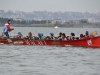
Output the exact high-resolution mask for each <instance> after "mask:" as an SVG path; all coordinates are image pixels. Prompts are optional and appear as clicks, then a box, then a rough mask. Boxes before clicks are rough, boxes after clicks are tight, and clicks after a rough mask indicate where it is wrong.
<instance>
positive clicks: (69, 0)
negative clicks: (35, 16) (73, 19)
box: [0, 0, 100, 13]
mask: <svg viewBox="0 0 100 75" xmlns="http://www.w3.org/2000/svg"><path fill="white" fill-rule="evenodd" d="M0 10H5V11H8V10H13V11H15V10H19V11H24V12H33V11H48V12H57V11H62V12H66V11H70V12H86V11H87V12H90V13H99V12H100V0H0Z"/></svg>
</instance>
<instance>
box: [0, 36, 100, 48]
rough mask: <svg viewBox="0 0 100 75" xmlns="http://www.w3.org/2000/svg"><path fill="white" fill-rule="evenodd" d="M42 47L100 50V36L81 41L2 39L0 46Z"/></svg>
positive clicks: (0, 39)
mask: <svg viewBox="0 0 100 75" xmlns="http://www.w3.org/2000/svg"><path fill="white" fill-rule="evenodd" d="M4 44H5V45H33V46H36V45H41V46H68V45H71V46H77V47H79V46H82V47H94V48H100V36H96V37H91V38H85V39H79V40H68V41H62V40H34V39H18V38H9V39H7V38H0V45H4Z"/></svg>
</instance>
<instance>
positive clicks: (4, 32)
mask: <svg viewBox="0 0 100 75" xmlns="http://www.w3.org/2000/svg"><path fill="white" fill-rule="evenodd" d="M10 23H11V20H8V21H7V22H6V23H5V26H4V28H3V31H2V35H6V37H7V38H9V34H8V32H10V31H12V30H14V29H13V28H10Z"/></svg>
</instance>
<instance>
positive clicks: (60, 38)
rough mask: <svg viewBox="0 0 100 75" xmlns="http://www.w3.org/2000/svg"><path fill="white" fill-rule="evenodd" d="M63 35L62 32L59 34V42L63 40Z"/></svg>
mask: <svg viewBox="0 0 100 75" xmlns="http://www.w3.org/2000/svg"><path fill="white" fill-rule="evenodd" d="M61 35H62V32H60V33H59V36H58V40H62V37H61Z"/></svg>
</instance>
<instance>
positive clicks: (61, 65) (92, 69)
mask: <svg viewBox="0 0 100 75" xmlns="http://www.w3.org/2000/svg"><path fill="white" fill-rule="evenodd" d="M0 30H2V27H1V28H0ZM86 30H88V31H89V32H93V31H95V30H96V31H98V35H99V32H100V29H99V28H89V29H88V28H87V29H85V28H58V29H54V28H42V27H40V28H37V27H28V28H27V27H24V28H18V27H16V28H15V30H14V31H12V32H11V33H10V35H15V34H17V32H18V31H21V32H22V33H23V35H27V33H28V32H29V31H31V32H32V33H33V35H37V33H38V32H43V33H44V35H49V33H50V32H54V33H55V35H56V36H57V35H58V34H59V32H65V33H66V35H69V34H70V33H71V32H74V33H75V34H76V36H79V34H80V33H85V31H86ZM0 75H100V49H99V48H83V47H70V46H68V47H54V46H53V47H52V46H12V45H0Z"/></svg>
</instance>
